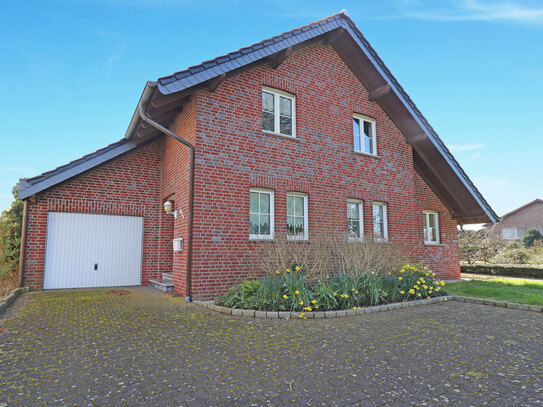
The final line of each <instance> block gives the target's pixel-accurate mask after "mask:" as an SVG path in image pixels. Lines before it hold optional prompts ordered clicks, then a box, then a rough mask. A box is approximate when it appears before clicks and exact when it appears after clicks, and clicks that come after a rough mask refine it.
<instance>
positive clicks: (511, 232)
mask: <svg viewBox="0 0 543 407" xmlns="http://www.w3.org/2000/svg"><path fill="white" fill-rule="evenodd" d="M502 236H503V238H504V239H516V238H517V229H515V228H502Z"/></svg>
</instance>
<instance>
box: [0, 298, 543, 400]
mask: <svg viewBox="0 0 543 407" xmlns="http://www.w3.org/2000/svg"><path fill="white" fill-rule="evenodd" d="M108 291H109V290H108V289H104V290H94V289H91V290H58V291H43V292H31V293H27V294H23V295H22V296H20V297H19V298H18V299H17V300H16V301H15V303H14V304H13V305H12V307H10V308H9V309H8V310H7V312H6V314H3V315H2V316H1V317H0V332H2V333H0V389H1V390H0V406H2V404H5V405H8V406H11V405H14V406H18V405H22V406H25V405H72V406H73V405H78V406H89V405H90V406H92V405H115V406H116V405H119V406H156V405H158V406H161V405H164V406H170V405H180V406H202V405H204V406H251V405H253V406H271V405H273V406H276V405H278V406H293V405H296V406H344V405H363V406H384V405H391V406H396V405H397V406H409V405H422V406H448V405H457V406H463V405H496V406H509V405H518V406H532V405H538V404H541V400H542V399H543V384H542V383H543V374H542V372H543V348H542V345H541V344H542V343H543V329H542V326H543V315H541V314H540V313H536V312H523V311H519V310H515V309H508V308H503V307H490V306H485V307H482V306H479V305H476V304H472V303H469V302H458V301H448V302H441V301H437V302H436V303H434V304H429V305H426V306H423V307H414V308H413V307H411V306H410V305H405V308H399V309H397V310H396V311H395V312H379V313H373V312H372V313H371V314H369V315H365V312H366V311H367V309H366V310H357V312H356V314H357V315H359V316H358V317H357V318H332V319H322V318H320V319H316V320H307V321H304V320H302V321H301V320H299V318H297V317H296V318H291V319H290V320H286V319H284V318H277V317H276V318H274V319H269V318H264V319H260V318H234V317H232V316H231V315H228V314H221V313H217V312H209V311H208V310H207V309H205V308H203V307H201V306H199V305H195V304H190V303H189V304H186V303H184V302H183V300H182V299H178V298H172V297H170V296H167V295H163V296H162V295H151V294H150V293H148V292H147V291H146V290H144V289H141V288H130V289H129V290H128V291H129V294H128V295H125V296H116V295H111V294H108ZM438 302H439V303H438ZM403 304H404V303H402V305H403ZM405 304H408V303H405ZM370 308H372V309H375V308H377V307H370ZM389 308H394V307H389ZM353 311H354V310H353ZM358 311H361V312H358ZM259 312H260V314H259ZM344 312H345V313H347V312H346V311H344ZM242 313H243V312H242ZM272 314H275V315H276V316H278V314H277V313H272ZM297 314H298V313H294V314H293V315H297ZM306 314H311V315H312V316H314V317H317V315H320V316H326V313H325V312H314V313H306ZM336 314H337V312H336V311H334V312H332V313H330V315H336ZM254 315H255V316H266V315H267V313H266V312H261V311H257V312H255V313H254Z"/></svg>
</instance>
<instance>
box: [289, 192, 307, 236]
mask: <svg viewBox="0 0 543 407" xmlns="http://www.w3.org/2000/svg"><path fill="white" fill-rule="evenodd" d="M307 229H308V217H307V195H306V194H302V193H298V192H289V193H287V237H289V238H290V239H302V240H306V239H307V238H308V230H307Z"/></svg>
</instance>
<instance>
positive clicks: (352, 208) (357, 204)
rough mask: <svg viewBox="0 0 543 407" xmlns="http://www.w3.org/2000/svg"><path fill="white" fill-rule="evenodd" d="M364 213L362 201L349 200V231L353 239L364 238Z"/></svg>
mask: <svg viewBox="0 0 543 407" xmlns="http://www.w3.org/2000/svg"><path fill="white" fill-rule="evenodd" d="M362 213H363V212H362V201H359V200H356V199H347V231H348V232H349V238H351V239H362V237H364V220H363V216H362Z"/></svg>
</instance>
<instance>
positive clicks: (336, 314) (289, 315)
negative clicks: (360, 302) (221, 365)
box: [194, 295, 455, 319]
mask: <svg viewBox="0 0 543 407" xmlns="http://www.w3.org/2000/svg"><path fill="white" fill-rule="evenodd" d="M454 299H455V297H454V296H452V295H448V296H443V297H434V298H430V299H424V300H414V301H405V302H395V303H392V304H382V305H374V306H371V307H362V308H359V309H356V310H355V309H346V310H339V311H313V312H304V311H294V312H291V311H257V310H249V309H239V308H227V307H221V306H220V305H215V303H214V302H213V301H194V303H195V304H197V305H199V306H202V307H204V308H207V309H210V310H212V311H215V312H220V313H222V314H229V315H237V316H243V317H254V318H273V319H277V318H280V319H299V318H300V314H301V313H302V312H303V314H304V316H305V318H307V319H319V318H344V317H350V316H354V315H362V314H372V313H374V312H382V311H389V310H394V309H402V308H411V307H416V306H420V305H427V304H435V303H439V302H444V301H451V300H454Z"/></svg>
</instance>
